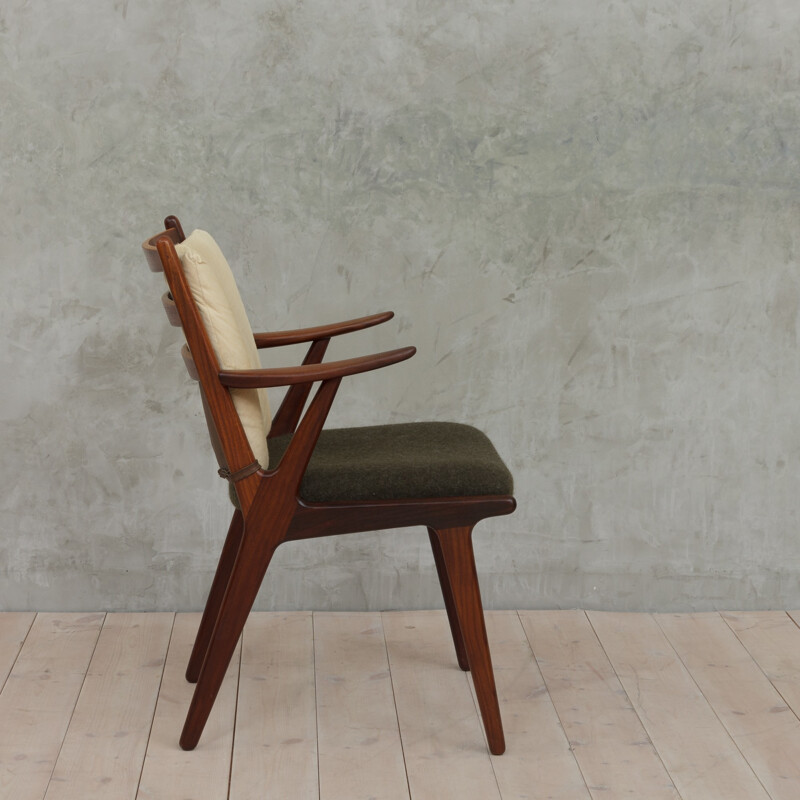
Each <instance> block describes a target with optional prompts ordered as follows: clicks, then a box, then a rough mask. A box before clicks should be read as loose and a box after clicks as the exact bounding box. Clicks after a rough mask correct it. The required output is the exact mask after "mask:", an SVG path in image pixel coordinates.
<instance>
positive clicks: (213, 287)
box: [175, 230, 272, 469]
mask: <svg viewBox="0 0 800 800" xmlns="http://www.w3.org/2000/svg"><path fill="white" fill-rule="evenodd" d="M175 249H176V251H177V252H178V255H179V256H180V259H181V264H182V265H183V272H184V274H185V275H186V280H187V282H188V284H189V288H190V289H191V292H192V297H193V298H194V302H195V303H196V304H197V308H198V310H199V311H200V316H201V317H202V319H203V322H204V323H205V326H206V331H207V333H208V338H209V339H210V340H211V346H212V347H213V348H214V352H215V353H216V356H217V361H218V362H219V366H220V369H259V368H260V367H261V363H260V361H259V358H258V350H257V349H256V344H255V341H254V339H253V329H252V328H251V327H250V322H249V320H248V319H247V313H246V312H245V310H244V305H243V304H242V298H241V296H240V294H239V289H238V288H237V286H236V280H235V279H234V277H233V273H232V272H231V268H230V267H229V266H228V262H227V261H226V260H225V256H224V255H222V251H221V250H220V249H219V246H218V245H217V243H216V242H215V241H214V239H213V238H212V237H211V236H210V235H209V234H208V233H206V232H205V231H199V230H198V231H193V232H192V233H191V235H189V236H187V237H186V239H185V240H184V241H183V242H182V243H181V244H178V245H176V247H175ZM230 392H231V397H232V398H233V405H234V406H235V408H236V411H237V412H238V414H239V419H240V420H241V421H242V427H243V428H244V432H245V434H246V436H247V441H248V442H249V443H250V448H251V449H252V451H253V455H254V456H255V458H256V460H257V461H258V462H259V463H260V464H261V466H262V467H263V468H264V469H266V468H267V466H268V465H269V454H268V452H267V434H268V433H269V428H270V425H271V424H272V417H271V415H270V410H269V401H268V400H267V392H266V389H231V390H230Z"/></svg>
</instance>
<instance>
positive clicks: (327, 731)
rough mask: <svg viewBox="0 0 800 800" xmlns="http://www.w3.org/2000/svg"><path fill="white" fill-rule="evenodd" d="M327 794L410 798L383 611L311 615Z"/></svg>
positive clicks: (322, 781) (344, 798)
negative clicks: (379, 612) (382, 616)
mask: <svg viewBox="0 0 800 800" xmlns="http://www.w3.org/2000/svg"><path fill="white" fill-rule="evenodd" d="M314 658H315V665H316V670H315V672H316V681H317V729H318V737H319V785H320V797H321V798H322V800H408V798H409V793H408V783H407V781H406V771H405V765H404V763H403V750H402V747H401V746H400V730H399V728H398V723H397V712H396V710H395V705H394V694H393V692H392V681H391V678H390V676H389V663H388V659H387V656H386V643H385V642H384V638H383V625H382V623H381V615H380V614H378V613H374V614H363V613H359V614H335V613H324V614H314Z"/></svg>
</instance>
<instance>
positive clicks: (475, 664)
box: [432, 526, 506, 756]
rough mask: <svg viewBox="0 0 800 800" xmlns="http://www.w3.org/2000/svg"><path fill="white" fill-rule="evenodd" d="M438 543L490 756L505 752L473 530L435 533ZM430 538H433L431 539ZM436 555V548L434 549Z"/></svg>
mask: <svg viewBox="0 0 800 800" xmlns="http://www.w3.org/2000/svg"><path fill="white" fill-rule="evenodd" d="M433 534H434V535H435V538H436V539H437V540H438V542H439V546H440V548H441V555H442V560H443V561H444V568H445V572H446V575H447V579H448V583H449V585H450V588H451V590H452V595H453V605H454V606H455V611H456V616H457V618H458V623H459V628H460V629H461V633H462V634H463V639H464V647H465V649H466V653H467V661H468V663H469V667H470V670H471V671H472V682H473V684H474V685H475V694H476V695H477V696H478V707H479V708H480V710H481V717H482V718H483V727H484V730H485V731H486V739H487V741H488V743H489V750H490V752H491V753H492V754H494V755H496V756H499V755H500V754H501V753H503V752H505V749H506V744H505V738H504V736H503V721H502V720H501V719H500V706H499V704H498V702H497V689H496V688H495V683H494V672H493V671H492V657H491V654H490V653H489V640H488V639H487V637H486V624H485V622H484V619H483V606H482V604H481V591H480V587H479V586H478V573H477V571H476V569H475V557H474V554H473V551H472V527H471V526H469V527H462V528H445V529H444V530H434V531H433ZM432 538H433V537H432ZM434 553H435V548H434Z"/></svg>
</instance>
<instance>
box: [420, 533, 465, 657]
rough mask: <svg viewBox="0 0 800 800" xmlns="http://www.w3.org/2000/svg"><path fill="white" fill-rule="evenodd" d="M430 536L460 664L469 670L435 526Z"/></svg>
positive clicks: (462, 636) (451, 590)
mask: <svg viewBox="0 0 800 800" xmlns="http://www.w3.org/2000/svg"><path fill="white" fill-rule="evenodd" d="M428 536H429V538H430V540H431V550H433V561H434V563H435V564H436V574H437V575H438V576H439V585H440V586H441V587H442V595H443V597H444V607H445V608H446V609H447V621H448V622H449V623H450V632H451V633H452V634H453V644H454V645H455V647H456V658H457V659H458V666H459V667H461V669H463V670H464V672H467V671H468V670H469V661H468V660H467V651H466V649H465V647H464V635H463V634H462V633H461V626H460V625H459V624H458V615H457V614H456V607H455V601H454V600H453V588H452V586H450V579H449V578H448V577H447V570H446V569H445V566H444V557H443V556H442V548H441V546H440V545H439V539H438V538H437V536H436V531H434V530H433V528H428Z"/></svg>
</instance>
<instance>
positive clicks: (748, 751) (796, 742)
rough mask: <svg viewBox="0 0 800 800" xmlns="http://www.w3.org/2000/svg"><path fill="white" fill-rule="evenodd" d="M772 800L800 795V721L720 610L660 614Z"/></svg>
mask: <svg viewBox="0 0 800 800" xmlns="http://www.w3.org/2000/svg"><path fill="white" fill-rule="evenodd" d="M654 616H655V620H656V622H658V624H659V626H660V627H661V629H662V630H663V631H664V633H665V634H666V635H667V638H668V639H669V641H670V643H671V644H672V646H673V647H674V648H675V651H676V652H677V654H678V656H679V657H680V659H681V661H682V662H683V664H684V666H685V667H686V668H687V669H688V670H689V673H690V674H691V676H692V678H694V681H695V683H696V684H697V686H698V687H699V688H700V691H701V692H702V693H703V695H704V696H705V698H706V700H707V701H708V702H709V703H710V705H711V707H712V708H713V709H714V712H715V713H716V715H717V716H718V717H719V719H720V721H721V722H722V724H723V725H724V726H725V728H726V730H727V731H728V733H729V734H730V735H731V737H732V738H733V741H734V742H735V743H736V746H737V747H738V748H739V750H740V752H741V753H742V755H743V756H744V757H745V759H747V762H748V763H749V764H750V766H751V767H752V769H753V771H754V772H755V774H756V776H757V777H758V779H759V780H760V781H761V783H762V784H763V786H764V788H765V789H766V790H767V792H769V795H770V797H771V798H772V800H797V798H798V797H800V720H798V719H797V717H796V716H795V715H794V714H793V713H792V712H791V709H790V708H789V707H788V706H787V705H786V703H785V702H784V700H783V698H782V697H781V696H780V694H778V692H777V691H776V689H775V687H774V686H773V685H772V684H771V683H770V682H769V679H768V678H767V677H766V675H764V673H763V672H762V671H761V669H760V668H759V666H758V664H756V662H755V661H753V658H752V656H751V655H750V654H749V653H748V652H747V650H746V649H745V648H744V647H743V646H742V644H741V642H739V640H738V639H737V638H736V635H735V634H734V633H733V631H731V629H730V628H729V627H728V626H727V625H726V624H725V621H724V620H723V619H722V618H721V617H720V616H719V614H716V613H712V614H656V615H654Z"/></svg>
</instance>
